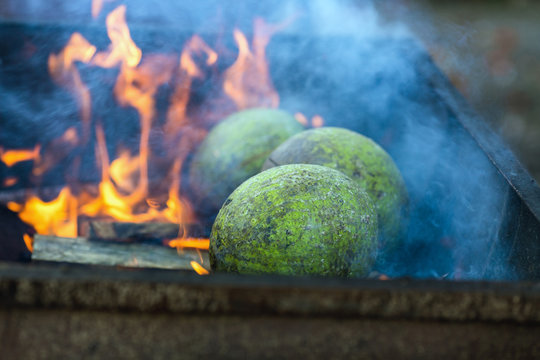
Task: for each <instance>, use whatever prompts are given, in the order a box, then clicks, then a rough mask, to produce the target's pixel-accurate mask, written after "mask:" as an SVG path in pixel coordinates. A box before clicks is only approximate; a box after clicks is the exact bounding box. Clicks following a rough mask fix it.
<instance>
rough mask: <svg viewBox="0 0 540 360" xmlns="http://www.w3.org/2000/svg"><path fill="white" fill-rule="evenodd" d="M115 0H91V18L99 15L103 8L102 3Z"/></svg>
mask: <svg viewBox="0 0 540 360" xmlns="http://www.w3.org/2000/svg"><path fill="white" fill-rule="evenodd" d="M113 1H115V0H92V18H94V19H95V18H97V17H98V16H99V13H100V12H101V10H102V9H103V5H105V3H106V2H113Z"/></svg>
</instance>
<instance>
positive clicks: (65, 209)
mask: <svg viewBox="0 0 540 360" xmlns="http://www.w3.org/2000/svg"><path fill="white" fill-rule="evenodd" d="M112 1H113V0H93V2H92V16H93V17H94V18H96V17H98V15H99V13H100V12H101V10H102V8H103V5H104V3H105V2H112ZM106 25H107V33H108V36H109V38H110V42H111V43H110V45H109V47H108V48H107V50H105V51H102V52H97V50H96V47H95V46H93V45H92V44H90V43H89V42H88V41H86V39H85V38H84V37H83V36H82V35H81V34H79V33H74V34H73V35H72V36H71V38H70V39H69V41H68V43H67V44H66V46H65V47H64V49H63V50H62V51H61V52H60V53H58V54H51V55H50V56H49V61H48V69H49V73H50V75H51V77H52V78H53V79H54V81H55V82H56V83H58V84H59V85H60V86H62V87H64V88H66V89H67V90H68V91H70V92H72V93H73V94H74V96H75V98H76V100H77V102H78V105H79V108H80V116H81V119H82V127H81V129H82V131H81V133H80V134H79V133H78V132H77V129H76V127H72V128H69V129H67V130H66V131H65V132H64V134H63V135H62V136H61V137H59V138H58V139H55V140H53V141H51V142H50V143H48V144H47V145H46V146H45V145H44V146H43V147H40V146H39V145H37V146H36V147H35V148H34V149H32V150H24V151H18V150H9V151H4V150H3V149H0V160H1V161H2V162H4V163H6V164H7V166H12V165H13V164H16V163H17V162H20V161H26V160H34V169H33V175H34V176H41V175H44V174H45V173H46V172H47V171H48V170H49V169H51V168H52V167H53V166H54V165H55V164H57V163H58V162H59V161H60V160H61V159H63V158H66V156H67V155H69V154H70V153H71V152H72V151H73V150H74V149H75V148H76V147H77V146H81V145H82V144H87V143H88V140H89V137H90V134H91V131H90V130H91V121H92V116H91V115H92V114H91V97H90V92H89V89H88V88H87V86H86V85H85V84H84V83H83V82H82V80H81V76H80V73H79V71H78V69H77V66H80V63H81V62H82V63H85V64H89V65H92V66H98V67H102V68H114V67H118V68H119V72H118V77H117V79H116V84H115V86H114V96H115V98H116V100H117V102H118V103H119V104H120V105H121V106H130V107H133V108H134V109H136V110H137V112H138V114H139V117H140V129H141V130H140V131H141V133H140V141H139V148H138V153H133V152H132V151H128V150H121V151H119V152H118V154H114V155H118V156H116V157H115V158H114V159H110V158H109V155H110V154H109V152H108V150H107V143H106V141H107V139H106V136H105V133H104V131H103V128H102V126H101V125H97V126H96V131H95V136H96V152H95V154H96V161H97V162H98V164H99V165H100V168H101V181H100V183H99V186H98V189H97V191H96V190H95V189H94V190H88V189H85V188H84V187H77V188H76V190H73V191H72V190H71V189H70V188H68V187H66V188H64V189H62V190H61V191H60V193H59V194H58V196H57V197H56V199H54V200H52V201H49V202H45V201H43V200H41V199H39V198H38V197H37V196H29V198H28V199H27V202H26V203H25V204H23V205H20V204H16V203H14V202H11V203H8V208H10V209H11V210H13V211H16V212H19V216H20V218H21V219H22V220H23V221H25V222H27V223H29V224H32V225H33V226H34V228H35V229H36V231H37V233H39V234H54V235H57V236H66V237H75V236H76V235H77V216H78V215H85V216H89V217H107V218H112V219H115V220H119V221H127V222H144V221H169V222H175V223H179V224H186V223H190V222H192V221H193V220H194V211H193V209H192V208H191V206H190V204H189V202H187V201H186V200H185V199H184V198H183V197H182V196H181V195H180V194H181V192H180V187H181V185H182V184H181V170H182V165H183V163H184V161H185V160H186V158H187V155H188V154H189V153H190V152H191V151H192V150H193V149H194V148H195V146H196V145H197V144H198V143H199V142H200V141H201V139H202V138H203V137H204V135H205V134H206V127H207V125H208V123H207V124H202V125H201V124H198V123H196V121H195V120H199V119H188V116H189V115H188V114H187V107H188V103H189V102H190V92H191V87H192V84H193V81H194V79H196V78H199V79H201V78H203V77H204V76H205V74H206V73H207V70H209V69H208V68H205V66H206V67H211V66H213V65H215V64H216V62H217V60H218V54H217V53H216V52H215V51H214V50H213V49H212V48H211V47H210V46H208V45H207V44H206V43H205V42H204V41H203V40H202V39H201V38H200V37H199V36H196V35H195V36H193V37H192V38H191V39H190V40H189V41H188V42H187V43H186V44H185V46H184V48H183V51H182V53H181V55H180V59H179V60H180V61H179V64H178V63H177V58H176V57H174V56H171V55H164V54H145V56H144V58H143V56H142V51H141V50H140V49H139V48H138V47H137V45H136V44H135V43H134V41H133V40H132V38H131V35H130V31H129V28H128V26H127V23H126V6H125V5H121V6H118V7H117V8H116V9H115V10H113V11H112V12H111V13H110V14H108V16H107V17H106ZM286 25H288V23H287V22H286V23H283V24H278V25H271V24H266V23H265V22H264V21H263V20H262V19H256V20H255V23H254V36H253V39H252V43H251V48H250V44H249V42H248V39H247V38H246V36H245V35H244V34H243V33H241V32H240V31H239V30H235V31H234V39H235V41H236V43H237V44H238V58H237V59H236V61H235V63H234V64H233V65H232V66H231V67H230V68H229V69H227V71H226V72H225V74H224V82H223V93H222V94H221V95H218V96H216V99H213V98H211V99H209V101H210V102H209V103H208V104H211V106H209V107H213V105H214V103H215V104H221V102H224V103H227V106H234V105H233V103H234V104H235V105H236V107H237V108H238V109H244V108H249V107H255V106H266V107H277V106H278V105H279V96H278V94H277V92H276V90H275V89H274V86H273V84H272V81H271V78H270V73H269V68H268V63H267V61H266V53H265V52H266V47H267V45H268V43H269V41H270V39H271V37H272V35H273V34H275V33H276V32H277V31H279V30H281V29H282V28H284V27H285V26H286ZM216 69H217V68H213V69H212V71H215V70H216ZM173 76H174V78H173ZM172 79H173V80H174V92H173V94H172V96H171V98H170V99H169V100H170V107H169V109H168V111H167V116H166V121H165V123H164V124H163V123H160V122H159V121H160V120H161V118H158V117H157V116H156V114H157V112H156V108H155V107H156V99H155V97H156V93H157V92H158V90H159V88H160V87H161V86H162V85H164V84H166V83H168V82H170V81H171V80H172ZM227 97H228V98H230V99H232V102H231V100H229V99H228V98H227ZM229 110H231V109H229V108H228V109H227V110H226V111H229ZM214 115H216V114H211V116H214ZM196 116H198V117H200V118H203V116H201V115H199V114H198V113H197V115H196ZM297 119H298V121H300V122H303V123H305V124H306V125H308V120H307V118H306V117H305V116H303V115H302V114H300V115H298V114H297ZM203 120H204V121H207V122H208V119H203ZM103 121H107V119H104V120H103ZM319 124H320V125H322V124H323V120H322V118H320V117H318V118H317V116H315V117H313V118H312V119H311V125H312V126H314V127H315V126H320V125H319ZM159 126H162V128H160V129H159V130H160V131H161V130H162V131H163V132H164V133H165V140H166V141H167V142H168V144H173V145H174V146H171V148H174V149H175V150H172V151H169V153H167V154H166V155H165V158H166V159H165V160H170V162H169V163H168V164H167V165H166V166H168V168H167V167H165V166H162V168H163V172H165V171H167V172H168V174H167V177H166V180H165V181H164V183H166V184H168V185H169V186H168V187H167V188H166V187H163V188H160V189H159V190H162V192H161V193H159V194H157V191H156V190H155V189H154V187H155V186H154V184H152V187H150V184H149V179H148V175H149V174H148V172H149V169H148V163H149V161H152V160H154V159H157V155H156V154H152V151H151V148H150V141H149V139H150V131H151V129H152V128H154V129H157V128H158V127H159ZM115 145H116V144H115ZM112 155H113V154H111V157H112ZM79 160H80V159H79ZM110 160H113V161H110ZM159 161H161V162H162V161H163V159H159ZM160 166H161V165H160ZM8 180H9V182H10V183H14V182H16V180H17V179H6V180H5V184H7V183H8ZM165 189H167V190H168V192H167V191H165ZM23 239H24V241H25V244H26V246H27V247H28V249H29V250H30V251H32V245H33V239H32V237H31V236H30V235H25V236H24V238H23ZM168 246H171V247H175V248H177V249H178V251H181V250H182V249H184V248H191V249H195V250H197V252H198V253H199V257H200V261H199V262H197V261H192V262H191V266H192V267H193V269H194V270H195V271H196V272H197V273H198V274H201V275H206V274H208V270H206V269H205V268H204V267H203V266H202V264H203V257H202V255H201V253H200V251H199V250H208V248H209V239H200V238H191V237H188V235H186V231H185V229H184V228H183V227H182V226H181V227H180V230H179V235H178V237H177V238H176V239H173V240H171V241H169V242H168ZM134 261H136V259H134Z"/></svg>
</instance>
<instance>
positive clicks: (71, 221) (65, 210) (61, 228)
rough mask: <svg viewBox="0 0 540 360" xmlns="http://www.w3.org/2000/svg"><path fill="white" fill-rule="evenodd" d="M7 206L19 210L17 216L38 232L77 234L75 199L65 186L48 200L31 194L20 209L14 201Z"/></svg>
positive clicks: (66, 235) (15, 210)
mask: <svg viewBox="0 0 540 360" xmlns="http://www.w3.org/2000/svg"><path fill="white" fill-rule="evenodd" d="M7 207H8V208H9V209H10V210H11V211H14V212H19V217H20V218H21V219H22V220H23V221H25V222H27V223H29V224H32V225H33V226H34V228H35V229H36V231H37V232H38V234H46V235H49V234H51V235H52V234H54V235H58V236H65V237H75V236H77V199H76V198H74V197H73V196H72V195H71V191H70V190H69V188H67V187H65V188H63V189H62V190H61V191H60V193H59V194H58V197H57V198H56V199H54V200H52V201H50V202H45V201H43V200H41V199H40V198H38V197H37V196H31V197H30V198H29V199H28V200H27V201H26V204H25V205H24V207H23V208H22V209H21V206H20V205H19V204H17V203H14V202H9V203H8V204H7Z"/></svg>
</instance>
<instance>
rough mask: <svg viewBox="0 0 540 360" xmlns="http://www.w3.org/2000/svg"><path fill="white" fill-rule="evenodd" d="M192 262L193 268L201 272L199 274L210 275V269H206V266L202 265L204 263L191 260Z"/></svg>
mask: <svg viewBox="0 0 540 360" xmlns="http://www.w3.org/2000/svg"><path fill="white" fill-rule="evenodd" d="M190 264H191V267H192V268H193V270H195V272H196V273H197V274H199V275H208V274H209V272H208V270H206V269H205V268H204V267H202V265H201V264H199V263H198V262H196V261H191V262H190Z"/></svg>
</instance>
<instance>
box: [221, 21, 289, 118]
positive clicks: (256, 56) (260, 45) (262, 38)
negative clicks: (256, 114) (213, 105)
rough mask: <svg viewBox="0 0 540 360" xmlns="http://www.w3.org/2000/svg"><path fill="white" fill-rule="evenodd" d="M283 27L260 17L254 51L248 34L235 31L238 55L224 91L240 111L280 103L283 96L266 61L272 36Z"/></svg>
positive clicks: (255, 30) (256, 24)
mask: <svg viewBox="0 0 540 360" xmlns="http://www.w3.org/2000/svg"><path fill="white" fill-rule="evenodd" d="M280 29H281V26H275V25H274V26H273V25H268V24H266V23H265V22H264V20H262V19H260V18H257V19H256V20H255V29H254V35H253V42H252V46H253V51H251V50H250V47H249V43H248V40H247V38H246V36H245V35H244V34H243V33H242V32H241V31H240V30H238V29H236V30H234V39H235V41H236V44H237V45H238V58H237V59H236V62H235V63H234V64H233V65H232V66H231V67H230V68H229V69H227V71H226V72H225V81H224V83H223V90H224V91H225V93H226V94H227V95H228V96H229V97H230V98H231V99H232V100H233V101H234V102H235V104H236V106H237V108H238V109H239V110H241V109H247V108H250V107H256V106H265V107H272V108H276V107H278V106H279V95H278V93H277V92H276V90H275V89H274V85H273V84H272V80H271V78H270V72H269V70H268V63H267V62H266V46H267V45H268V43H269V42H270V38H271V37H272V35H273V34H274V33H275V32H277V31H278V30H280Z"/></svg>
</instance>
